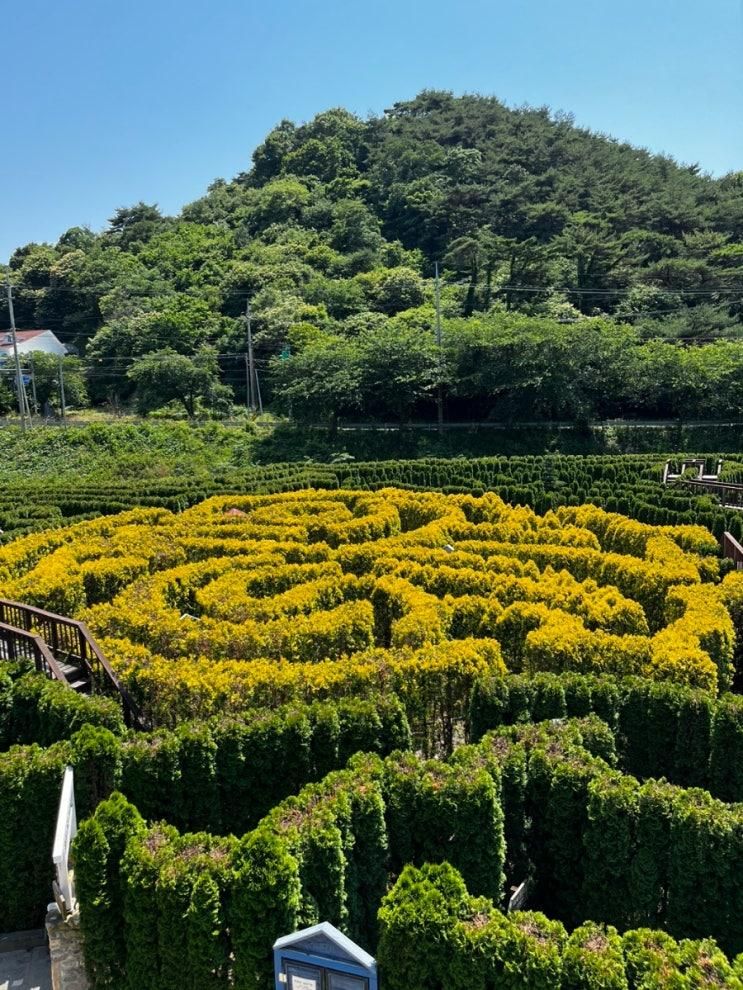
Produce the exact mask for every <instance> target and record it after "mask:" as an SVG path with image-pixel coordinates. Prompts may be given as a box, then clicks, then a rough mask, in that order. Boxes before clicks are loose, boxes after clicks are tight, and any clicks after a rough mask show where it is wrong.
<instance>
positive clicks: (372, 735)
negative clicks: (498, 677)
mask: <svg viewBox="0 0 743 990" xmlns="http://www.w3.org/2000/svg"><path fill="white" fill-rule="evenodd" d="M68 693H69V694H72V692H68ZM409 745H410V732H409V728H408V723H407V720H406V717H405V713H404V710H403V709H402V707H401V705H400V703H399V702H398V701H397V700H396V699H394V698H391V699H381V698H377V699H372V700H368V701H364V700H355V699H347V700H344V701H342V702H339V703H337V704H334V703H330V702H326V703H318V704H314V705H301V704H295V705H292V706H290V707H288V708H285V709H279V710H278V711H276V712H248V713H245V714H244V716H243V717H242V718H240V719H236V718H232V719H230V718H218V719H215V720H213V721H211V722H210V723H196V724H183V725H181V726H179V727H178V729H177V730H175V731H173V732H171V731H168V730H161V731H159V732H157V733H142V734H136V735H135V734H125V735H123V736H114V735H113V734H112V733H111V732H110V731H109V730H107V729H104V728H96V727H94V726H92V725H86V726H84V727H83V728H82V729H80V730H79V731H78V732H77V733H75V734H74V735H73V736H72V738H71V739H69V740H64V741H62V742H59V743H56V744H55V745H53V746H50V747H49V748H48V749H42V748H41V747H39V746H38V745H32V746H13V747H11V749H10V750H9V751H8V752H6V753H0V807H2V809H3V814H2V816H0V883H2V886H3V889H4V890H5V891H6V897H4V898H3V900H2V902H0V928H2V929H3V930H6V931H10V930H14V929H18V928H32V927H34V925H36V924H38V921H39V918H40V917H41V916H42V913H43V908H44V906H45V905H46V903H47V902H48V900H49V891H50V885H51V880H52V875H53V873H52V869H51V861H50V850H51V845H52V837H53V832H54V822H55V820H56V814H57V805H58V803H59V789H60V786H61V780H62V774H63V772H64V768H65V766H67V765H71V766H72V767H73V768H74V770H75V797H76V804H77V809H78V816H79V817H80V818H82V817H83V816H85V815H89V814H91V813H92V812H93V811H94V809H95V808H96V807H97V805H98V804H99V802H100V801H101V800H103V799H104V798H106V797H108V795H109V794H110V793H111V792H112V791H113V790H114V789H115V788H120V789H121V790H123V791H124V792H125V793H126V795H127V797H129V798H130V799H131V800H132V801H134V802H135V803H136V805H137V807H138V808H140V809H141V810H142V812H143V813H144V814H145V815H147V817H148V818H149V819H151V820H154V821H156V820H158V819H161V818H166V819H168V820H169V821H170V822H173V823H175V824H176V825H178V826H179V827H181V828H186V829H195V828H210V829H213V830H214V831H216V832H218V833H219V832H221V833H227V832H236V833H243V832H245V831H247V830H248V829H249V828H252V827H253V826H254V825H255V824H256V823H257V822H258V820H259V819H260V818H261V817H262V816H263V815H265V814H266V813H267V812H268V811H269V810H270V809H271V808H272V807H273V806H274V805H275V804H276V803H278V802H279V801H280V800H282V799H283V798H284V797H286V795H287V794H290V793H292V791H297V790H299V789H300V788H301V787H303V786H304V785H305V784H306V783H308V782H309V781H312V780H318V779H320V778H321V777H323V776H324V775H325V774H327V773H328V772H329V771H331V770H333V769H334V768H337V767H341V766H343V765H344V764H345V762H346V761H347V759H348V757H349V756H350V755H351V754H353V753H355V752H357V751H358V750H366V751H369V752H376V753H380V754H386V753H389V752H391V751H392V750H395V749H400V748H408V747H409ZM19 822H23V823H24V824H23V827H22V828H20V827H19Z"/></svg>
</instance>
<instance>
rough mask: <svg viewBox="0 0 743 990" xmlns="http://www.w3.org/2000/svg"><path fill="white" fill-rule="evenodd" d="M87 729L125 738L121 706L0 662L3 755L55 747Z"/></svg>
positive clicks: (111, 699) (24, 668) (14, 665)
mask: <svg viewBox="0 0 743 990" xmlns="http://www.w3.org/2000/svg"><path fill="white" fill-rule="evenodd" d="M83 725H97V726H100V727H102V728H106V729H110V730H111V731H112V732H114V733H116V734H117V735H118V734H121V733H122V732H123V731H124V720H123V717H122V713H121V706H120V704H119V703H118V702H117V701H116V700H114V699H113V698H107V697H104V696H103V695H85V694H78V693H77V692H75V691H71V690H70V689H69V688H68V687H67V686H65V685H63V684H61V683H60V682H59V681H50V680H49V679H48V678H47V677H45V676H44V675H43V674H37V673H36V672H30V671H28V670H27V669H26V667H25V665H17V664H10V663H7V662H0V752H2V750H5V749H7V748H8V747H9V746H13V745H15V744H18V743H20V744H28V743H39V744H40V745H41V746H51V744H52V743H55V742H58V741H59V740H60V739H68V738H69V737H70V736H72V735H73V734H74V733H75V732H77V731H78V729H80V728H82V726H83Z"/></svg>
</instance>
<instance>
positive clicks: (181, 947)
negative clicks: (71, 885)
mask: <svg viewBox="0 0 743 990" xmlns="http://www.w3.org/2000/svg"><path fill="white" fill-rule="evenodd" d="M123 828H126V829H128V836H129V841H128V845H127V846H126V851H125V853H124V851H123V850H122V845H121V840H120V837H121V834H122V829H123ZM74 849H75V858H76V863H77V871H78V878H79V879H78V894H79V898H80V905H81V925H82V928H83V933H84V935H85V944H86V952H87V955H88V970H89V973H90V974H91V976H92V978H93V980H94V985H95V986H96V987H103V986H106V987H126V986H129V987H131V988H132V990H134V987H141V986H151V987H153V988H154V987H157V988H162V987H173V988H175V987H176V986H178V985H179V984H178V979H179V978H180V979H181V980H183V979H184V976H183V965H182V960H183V959H189V960H190V961H191V963H192V965H193V966H194V967H195V969H196V970H197V971H198V972H201V973H202V974H204V973H209V972H210V973H211V974H212V977H213V981H212V983H209V981H207V983H206V984H198V983H194V984H193V985H194V990H196V987H197V986H203V985H213V986H215V987H218V986H226V985H227V984H226V982H225V976H224V973H225V971H226V965H227V962H226V961H227V959H229V958H232V959H233V960H234V978H235V986H237V987H245V988H248V987H255V988H259V987H264V986H268V985H270V983H271V972H272V966H271V953H270V950H271V946H272V944H273V942H274V940H275V939H276V938H277V937H278V936H279V935H281V934H286V932H287V931H291V930H292V929H294V928H297V927H301V926H304V925H309V924H313V923H315V922H317V921H319V920H328V921H330V922H331V923H333V924H335V925H337V926H339V927H341V928H342V929H343V930H345V931H347V932H348V934H349V935H350V936H351V937H352V938H354V939H355V940H356V941H358V942H360V943H361V944H362V945H366V946H368V947H370V948H373V946H374V945H375V944H376V941H377V930H376V912H377V908H378V907H379V904H380V902H381V899H382V897H383V895H384V892H385V889H386V887H387V883H388V873H389V869H390V863H396V862H398V861H399V860H401V859H404V858H407V857H412V858H413V860H414V861H418V862H424V861H426V860H430V859H440V860H444V859H445V858H447V856H453V857H454V858H455V860H456V861H457V863H458V865H459V867H460V869H461V870H462V873H463V875H464V876H465V877H466V879H467V881H468V882H469V883H470V885H471V886H472V888H473V889H475V890H481V891H482V892H483V893H485V892H487V893H488V894H491V895H492V896H494V897H495V898H496V899H498V900H500V899H501V897H502V893H503V887H502V884H503V859H504V842H503V819H502V813H501V809H500V795H499V793H498V789H497V786H496V781H495V778H494V777H493V776H492V775H490V774H488V773H487V772H485V770H484V769H483V768H479V767H475V766H467V765H447V764H443V763H441V762H439V761H430V762H426V761H423V760H420V759H419V758H417V757H415V756H413V755H412V754H399V753H398V754H393V755H392V756H390V757H388V758H387V759H386V760H385V761H382V760H381V758H379V757H377V756H374V755H369V754H359V755H358V756H355V757H354V758H353V759H352V760H351V763H350V766H349V768H348V769H346V770H342V771H336V772H334V773H331V774H329V775H328V776H327V777H326V778H325V779H324V780H323V781H322V782H320V783H316V784H310V785H308V786H307V787H306V788H305V789H304V790H303V791H302V792H301V794H300V795H298V796H296V797H291V798H288V799H287V800H285V801H284V802H282V803H281V804H279V805H278V806H277V807H276V808H274V809H273V810H272V811H271V813H270V814H269V815H268V816H267V817H266V818H265V819H264V820H263V821H262V822H261V823H260V824H259V826H258V827H257V828H256V829H255V830H254V831H252V832H250V833H248V834H247V835H245V836H244V837H243V838H242V839H240V840H239V841H237V842H235V840H232V839H229V840H221V839H214V838H212V837H211V836H208V835H205V834H202V835H180V834H178V832H177V831H176V830H175V829H173V828H172V827H171V826H161V825H156V826H153V827H152V828H150V829H145V828H144V827H143V823H142V820H141V818H140V817H139V815H138V813H137V812H136V809H135V808H134V807H133V806H132V805H129V804H128V802H126V801H125V800H124V799H123V797H122V796H121V795H114V796H113V797H112V798H111V800H109V801H105V802H103V803H102V804H101V805H100V806H99V807H98V809H97V810H96V812H95V815H94V816H93V818H91V819H89V820H88V821H87V822H85V823H84V824H83V825H82V826H81V828H80V831H79V833H78V836H77V838H76V840H75V846H74ZM197 884H199V885H200V887H199V890H202V888H204V887H206V888H207V889H208V890H210V891H211V895H210V896H211V905H212V907H211V918H212V921H211V923H207V924H205V925H203V926H201V927H200V928H199V929H198V931H196V932H194V933H191V932H190V931H189V929H188V926H187V925H186V926H184V925H182V924H180V925H179V924H178V919H183V918H184V917H185V918H188V914H189V905H190V904H193V903H194V898H195V897H196V885H197ZM101 931H104V932H105V933H106V937H105V938H101V936H100V932H101ZM89 935H90V937H88V936H89ZM112 942H113V943H114V948H113V949H112V948H111V943H112ZM215 960H221V962H218V964H217V965H215V962H214V961H215ZM148 973H149V974H150V976H149V977H148V976H147V975H146V974H148ZM127 979H128V980H129V982H128V983H127V982H126V981H127ZM185 979H186V981H188V977H185ZM142 981H144V982H142ZM180 985H181V986H183V985H187V986H190V985H191V984H190V983H189V982H186V983H185V984H184V983H181V984H180Z"/></svg>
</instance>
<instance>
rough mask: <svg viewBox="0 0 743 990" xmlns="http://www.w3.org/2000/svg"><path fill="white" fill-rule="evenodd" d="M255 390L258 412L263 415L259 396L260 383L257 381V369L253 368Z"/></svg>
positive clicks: (261, 401)
mask: <svg viewBox="0 0 743 990" xmlns="http://www.w3.org/2000/svg"><path fill="white" fill-rule="evenodd" d="M255 391H256V394H257V395H258V412H259V413H260V414H261V416H262V415H263V399H262V398H261V383H260V382H259V381H258V369H257V368H256V369H255Z"/></svg>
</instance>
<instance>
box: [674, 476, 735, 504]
mask: <svg viewBox="0 0 743 990" xmlns="http://www.w3.org/2000/svg"><path fill="white" fill-rule="evenodd" d="M671 483H672V484H680V485H686V486H688V487H689V488H695V489H696V490H697V491H700V492H705V493H706V494H707V495H715V496H716V497H717V498H718V499H719V500H720V504H721V505H726V506H728V507H729V508H733V509H743V484H741V483H740V482H738V481H711V480H706V479H705V480H700V479H699V478H678V479H674V481H673V482H671Z"/></svg>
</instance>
